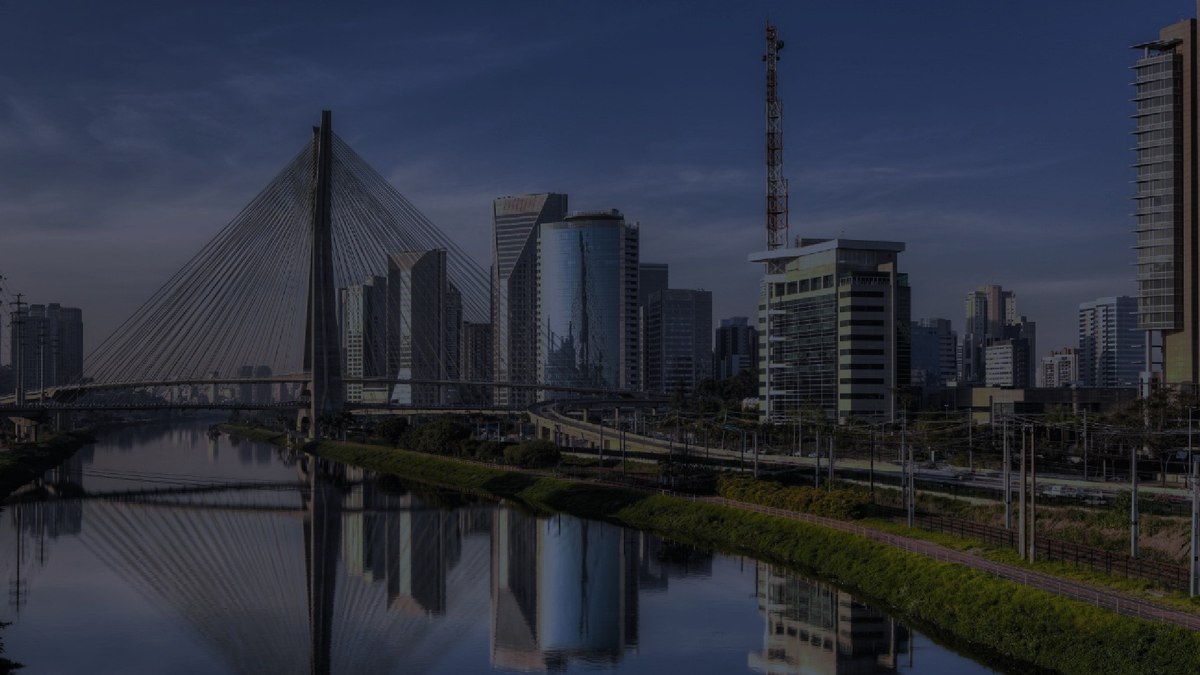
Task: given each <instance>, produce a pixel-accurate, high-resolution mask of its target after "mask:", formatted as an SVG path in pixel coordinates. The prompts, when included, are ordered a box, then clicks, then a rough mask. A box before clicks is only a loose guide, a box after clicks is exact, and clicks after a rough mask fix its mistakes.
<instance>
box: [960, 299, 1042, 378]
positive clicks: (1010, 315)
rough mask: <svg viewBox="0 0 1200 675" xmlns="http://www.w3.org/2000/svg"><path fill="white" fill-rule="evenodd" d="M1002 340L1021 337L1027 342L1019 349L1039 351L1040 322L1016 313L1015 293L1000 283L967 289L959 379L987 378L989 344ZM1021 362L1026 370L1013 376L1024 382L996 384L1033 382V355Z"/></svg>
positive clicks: (1030, 351) (1032, 351) (1018, 351)
mask: <svg viewBox="0 0 1200 675" xmlns="http://www.w3.org/2000/svg"><path fill="white" fill-rule="evenodd" d="M1001 340H1006V341H1008V340H1022V341H1024V342H1025V343H1026V344H1025V346H1024V347H1018V348H1017V353H1021V352H1022V350H1023V352H1024V353H1027V354H1036V353H1037V326H1036V324H1035V323H1034V322H1033V321H1030V320H1028V319H1026V318H1025V317H1023V316H1021V315H1020V314H1018V313H1017V296H1016V294H1015V293H1013V292H1012V291H1006V290H1004V289H1003V288H1002V287H1001V286H1000V285H999V284H986V285H984V286H980V287H979V288H978V289H976V290H974V291H971V292H970V293H967V299H966V327H965V328H964V331H963V341H962V360H961V362H960V364H959V367H960V373H959V379H960V380H961V381H962V382H964V383H967V384H984V383H986V382H988V374H987V348H988V345H990V344H992V343H993V342H997V341H1001ZM1021 362H1022V363H1024V364H1025V367H1026V372H1025V373H1023V374H1017V375H1015V376H1014V377H1013V378H1012V379H1013V380H1014V381H1016V382H1024V383H1025V384H1024V385H1017V384H1008V385H995V386H1028V385H1029V384H1030V383H1032V382H1033V380H1034V370H1035V368H1034V364H1033V361H1032V358H1031V357H1026V358H1024V359H1023V360H1022V361H1021ZM994 377H995V376H994V375H993V379H994ZM1005 379H1006V380H1007V379H1009V378H1005Z"/></svg>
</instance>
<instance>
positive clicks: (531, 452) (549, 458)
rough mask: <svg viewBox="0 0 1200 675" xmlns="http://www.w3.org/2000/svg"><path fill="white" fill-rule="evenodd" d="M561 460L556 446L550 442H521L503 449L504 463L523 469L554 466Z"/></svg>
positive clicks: (560, 454)
mask: <svg viewBox="0 0 1200 675" xmlns="http://www.w3.org/2000/svg"><path fill="white" fill-rule="evenodd" d="M561 458H562V453H561V452H559V450H558V446H557V445H555V444H554V443H552V442H550V441H543V440H533V441H523V442H521V443H518V444H516V445H510V446H509V447H507V448H505V449H504V461H505V462H507V463H509V464H515V465H517V466H520V467H524V468H527V469H529V468H536V467H545V466H555V465H557V464H558V462H559V460H560V459H561Z"/></svg>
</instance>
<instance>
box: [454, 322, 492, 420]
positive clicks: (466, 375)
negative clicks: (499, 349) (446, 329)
mask: <svg viewBox="0 0 1200 675" xmlns="http://www.w3.org/2000/svg"><path fill="white" fill-rule="evenodd" d="M492 336H493V328H492V324H490V323H474V322H471V321H464V322H463V324H462V339H461V347H460V348H459V354H460V358H461V359H462V379H463V381H464V382H490V381H491V379H492V368H493V365H492V354H493V351H492ZM459 396H460V398H461V400H462V402H463V403H465V404H468V405H491V403H492V388H491V387H488V386H476V385H463V387H462V389H461V391H460V393H459Z"/></svg>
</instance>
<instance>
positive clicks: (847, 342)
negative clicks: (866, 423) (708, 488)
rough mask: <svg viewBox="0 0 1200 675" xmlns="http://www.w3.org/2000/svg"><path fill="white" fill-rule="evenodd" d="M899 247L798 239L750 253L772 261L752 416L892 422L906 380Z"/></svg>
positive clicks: (904, 289)
mask: <svg viewBox="0 0 1200 675" xmlns="http://www.w3.org/2000/svg"><path fill="white" fill-rule="evenodd" d="M903 250H904V244H902V243H899V242H887V241H860V240H848V239H809V240H801V241H800V245H799V247H797V248H789V249H777V250H774V251H766V252H762V253H756V254H753V255H751V256H750V261H751V262H759V263H770V264H771V266H772V268H773V269H780V270H782V271H781V272H780V273H776V274H769V275H767V276H766V278H765V279H764V282H763V296H762V297H761V298H760V300H759V319H758V334H759V366H758V371H759V415H760V417H761V418H763V419H765V420H771V421H776V420H789V419H795V418H796V417H797V416H798V415H800V413H801V412H802V411H807V410H810V409H813V410H818V411H820V412H821V413H822V414H824V415H825V416H827V417H830V418H834V417H836V418H838V419H846V418H850V417H859V418H867V419H877V420H894V419H897V415H898V413H899V408H900V403H899V399H900V396H901V394H902V393H903V392H904V390H906V389H907V387H908V386H909V377H910V374H911V368H912V365H911V351H910V350H911V336H910V335H909V329H910V315H911V303H910V293H909V287H908V279H907V276H906V275H904V274H901V273H900V272H899V270H898V267H897V259H898V257H899V254H900V253H901V252H902V251H903Z"/></svg>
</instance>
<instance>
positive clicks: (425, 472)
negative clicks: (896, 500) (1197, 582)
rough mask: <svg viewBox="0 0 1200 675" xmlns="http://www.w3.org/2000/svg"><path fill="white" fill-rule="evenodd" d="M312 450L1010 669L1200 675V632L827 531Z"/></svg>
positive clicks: (415, 457)
mask: <svg viewBox="0 0 1200 675" xmlns="http://www.w3.org/2000/svg"><path fill="white" fill-rule="evenodd" d="M310 449H311V450H312V451H313V452H315V453H316V454H318V455H321V456H323V457H327V458H329V459H334V460H337V461H342V462H347V463H350V464H355V465H359V466H363V467H365V468H369V469H373V470H376V471H382V472H387V473H392V474H396V475H399V476H402V477H405V478H409V479H413V480H417V481H421V482H426V483H433V484H437V485H442V486H446V487H453V488H459V489H466V490H469V491H474V492H479V493H484V494H488V495H491V496H495V497H502V498H510V499H516V500H519V501H522V502H525V503H527V504H529V505H531V506H533V507H535V508H540V509H544V510H547V511H563V512H567V513H571V514H574V515H579V516H583V517H590V518H603V519H606V520H611V521H615V522H618V523H621V524H624V525H627V526H630V527H634V528H638V529H647V530H653V531H656V532H659V533H662V534H664V535H666V536H669V537H672V538H676V539H686V540H689V541H691V542H694V543H697V544H700V545H704V546H708V547H712V548H715V549H721V550H726V551H735V552H740V553H745V554H748V555H753V556H755V557H758V558H763V559H766V560H772V561H778V562H781V563H784V564H787V565H790V566H793V567H796V568H798V569H801V570H803V571H805V572H807V573H810V574H814V575H817V576H820V577H823V578H826V579H829V580H831V581H834V582H836V583H838V584H839V585H841V586H844V587H846V588H847V589H848V590H850V591H852V592H855V593H858V594H860V595H862V596H863V597H864V598H865V599H869V600H873V601H877V602H880V603H882V604H884V605H886V606H888V607H889V608H890V609H891V610H892V611H893V612H894V613H895V614H896V615H897V616H898V618H901V619H902V620H908V621H912V622H914V623H917V624H923V625H929V626H933V627H935V628H936V629H938V630H939V631H942V632H944V633H946V634H948V635H950V636H953V637H954V638H955V639H957V640H961V641H963V642H965V643H967V644H970V645H976V646H978V647H979V648H981V649H982V650H985V651H987V652H991V653H993V654H995V655H997V656H999V657H1000V658H1001V659H1004V660H1009V661H1013V662H1017V663H1024V664H1032V665H1034V666H1036V667H1038V668H1044V669H1049V670H1056V671H1060V672H1066V673H1076V672H1077V673H1089V674H1095V673H1137V672H1145V673H1164V672H1200V634H1197V633H1194V632H1192V631H1188V630H1186V629H1183V628H1179V627H1176V626H1171V625H1166V624H1162V623H1157V622H1149V621H1142V620H1137V619H1130V618H1127V617H1123V616H1119V615H1117V614H1114V613H1112V612H1108V611H1105V610H1102V609H1099V608H1097V607H1093V606H1091V605H1088V604H1085V603H1082V602H1078V601H1074V600H1069V599H1066V598H1063V597H1060V596H1057V595H1054V594H1051V593H1048V592H1045V591H1040V590H1036V589H1032V588H1028V587H1026V586H1023V585H1021V584H1018V583H1015V582H1011V581H1005V580H1002V579H998V578H996V577H994V576H992V575H990V574H987V573H985V572H981V571H978V570H974V569H970V568H967V567H963V566H961V565H957V564H952V563H946V562H941V561H937V560H932V559H929V558H926V557H923V556H920V555H916V554H911V553H907V552H905V551H902V550H899V549H897V548H894V547H892V546H887V545H884V544H880V543H877V542H873V541H869V540H867V539H864V538H861V537H857V536H854V535H851V534H847V533H844V532H839V531H835V530H831V529H827V528H824V527H820V526H817V525H812V524H809V523H803V522H796V521H793V520H787V519H783V518H777V517H773V516H768V515H763V514H759V513H752V512H748V511H744V510H741V509H738V508H733V507H728V506H720V505H715V504H706V503H697V502H692V501H689V500H686V499H681V498H677V497H668V496H661V495H650V494H646V493H640V492H634V491H631V490H625V489H620V488H612V487H606V486H600V485H594V484H581V483H574V482H568V481H563V480H558V479H555V478H549V477H545V476H539V475H535V474H529V473H523V472H511V471H503V470H498V469H492V468H489V467H486V466H481V465H478V464H469V463H466V462H460V461H456V460H452V459H447V458H441V457H436V456H432V455H424V454H419V453H412V452H407V451H402V450H393V449H390V448H382V447H378V446H367V445H360V444H353V443H333V442H326V443H320V444H317V445H314V446H313V447H312V448H310Z"/></svg>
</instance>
